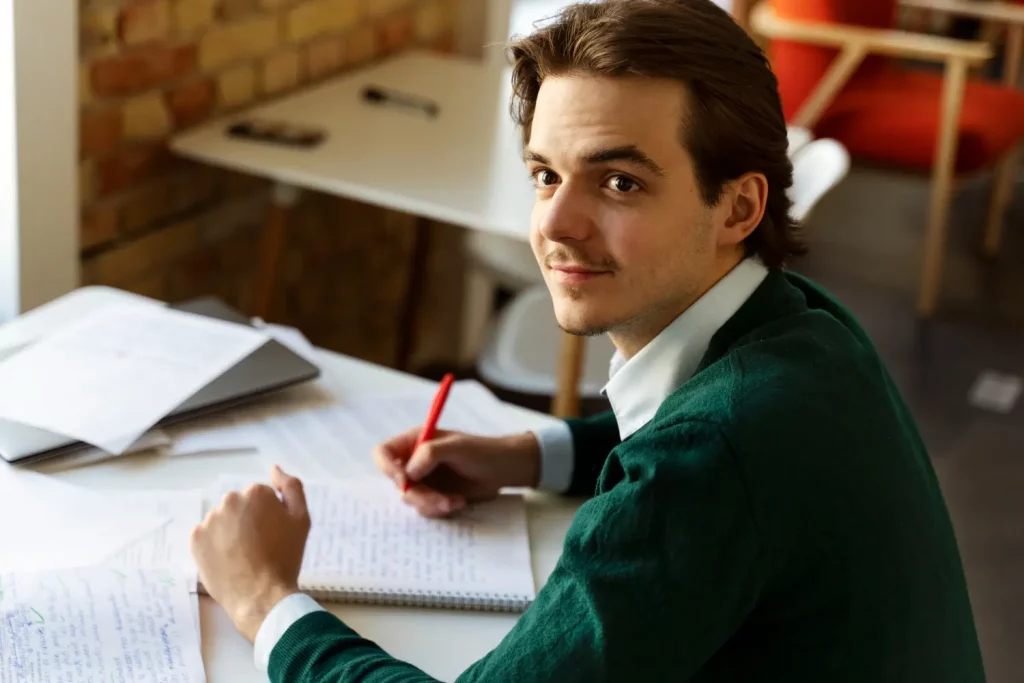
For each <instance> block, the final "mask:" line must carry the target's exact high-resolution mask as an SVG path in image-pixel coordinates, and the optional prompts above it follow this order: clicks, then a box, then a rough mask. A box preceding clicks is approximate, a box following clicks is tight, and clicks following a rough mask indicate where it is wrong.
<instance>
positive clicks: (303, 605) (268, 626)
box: [253, 593, 324, 675]
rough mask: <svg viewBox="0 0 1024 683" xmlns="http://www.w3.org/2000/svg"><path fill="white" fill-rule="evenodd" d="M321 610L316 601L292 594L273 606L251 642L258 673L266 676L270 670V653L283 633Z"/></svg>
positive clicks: (300, 594)
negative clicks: (297, 622) (303, 618)
mask: <svg viewBox="0 0 1024 683" xmlns="http://www.w3.org/2000/svg"><path fill="white" fill-rule="evenodd" d="M323 609H324V608H323V607H321V606H320V605H319V604H317V601H316V600H314V599H313V598H311V597H309V596H308V595H305V594H304V593H292V594H291V595H289V596H288V597H287V598H285V599H284V600H282V601H281V602H279V603H277V604H276V605H274V608H273V609H271V610H270V612H269V613H268V614H267V618H266V619H264V620H263V623H262V624H261V625H260V630H259V631H257V632H256V640H255V641H253V657H254V658H255V660H256V668H257V669H259V670H260V673H262V674H263V675H266V674H267V670H268V669H269V668H270V653H271V652H273V651H274V646H276V645H277V642H278V641H279V640H281V637H282V636H283V635H284V633H285V631H287V630H288V629H289V628H291V627H292V624H294V623H295V622H296V621H298V620H299V619H301V618H302V617H304V616H306V615H307V614H312V613H313V612H321V611H323Z"/></svg>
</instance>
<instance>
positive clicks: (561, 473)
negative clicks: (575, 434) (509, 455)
mask: <svg viewBox="0 0 1024 683" xmlns="http://www.w3.org/2000/svg"><path fill="white" fill-rule="evenodd" d="M767 275H768V269H767V268H765V266H764V265H763V264H762V263H761V262H760V261H759V260H758V259H756V258H748V259H744V260H743V261H741V262H740V263H739V265H737V266H736V267H735V268H733V269H732V270H731V271H729V273H728V274H727V275H726V276H725V277H723V278H722V279H721V280H719V281H718V282H717V283H716V284H715V285H714V286H713V287H712V288H711V289H709V290H708V291H707V292H706V293H705V294H704V296H702V297H701V298H699V299H697V301H695V302H694V303H693V304H692V305H691V306H690V307H689V308H688V309H686V310H685V311H683V313H682V314H681V315H680V316H679V317H678V318H676V319H675V320H673V321H672V322H671V323H670V324H669V326H668V327H666V328H665V329H664V330H662V331H661V333H660V334H659V335H658V336H657V337H655V338H654V339H653V340H651V342H650V343H648V344H647V346H645V347H643V348H642V349H640V351H639V352H638V353H637V354H636V355H635V356H633V357H632V358H630V359H629V360H628V361H627V360H626V359H625V358H623V357H622V356H621V355H619V353H618V352H617V351H616V352H615V355H614V356H612V362H611V368H610V371H609V380H608V384H606V385H605V388H604V389H603V390H602V393H603V394H604V395H605V396H606V397H607V398H608V402H609V403H611V406H612V412H613V413H614V414H615V422H616V423H618V425H619V438H620V439H622V440H623V441H625V440H626V439H627V438H629V437H630V436H632V435H633V434H635V433H636V432H637V431H638V430H639V429H641V428H642V427H643V426H644V425H646V424H647V423H648V422H650V421H651V420H652V419H653V418H654V415H655V414H656V413H657V412H658V408H660V407H661V404H662V403H664V402H665V399H667V398H668V397H669V396H671V395H672V394H673V393H674V392H675V391H676V389H678V388H679V387H681V386H683V383H684V382H686V380H688V379H690V377H692V376H693V373H694V372H696V371H697V367H698V366H699V365H700V361H701V359H702V358H703V357H704V354H705V353H706V352H707V350H708V345H709V344H710V343H711V338H712V337H714V336H715V333H716V332H718V330H719V328H721V327H722V325H724V324H725V323H726V322H727V321H728V320H729V318H731V317H733V316H734V315H735V314H736V311H738V310H739V309H740V307H741V306H742V305H743V304H744V303H746V301H747V299H749V298H750V295H751V294H753V293H754V290H756V289H757V288H758V287H759V286H760V285H761V283H762V282H763V281H764V279H765V277H767ZM534 434H535V435H536V437H537V441H538V443H539V444H540V452H541V481H540V485H539V486H538V488H539V489H541V490H544V491H552V492H556V493H561V492H564V491H566V490H568V488H569V484H570V482H571V481H572V471H573V459H574V453H573V445H572V433H571V432H570V431H569V426H568V425H567V424H566V423H564V422H558V423H555V424H552V425H550V426H548V427H545V428H543V429H539V430H537V431H536V432H534Z"/></svg>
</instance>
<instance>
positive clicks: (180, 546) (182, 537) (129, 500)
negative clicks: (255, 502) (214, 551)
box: [104, 489, 203, 591]
mask: <svg viewBox="0 0 1024 683" xmlns="http://www.w3.org/2000/svg"><path fill="white" fill-rule="evenodd" d="M105 495H107V496H109V497H110V498H112V499H114V500H117V501H119V502H121V503H123V504H125V505H126V507H128V508H129V509H133V510H143V509H147V508H150V509H153V510H155V511H156V512H157V513H158V514H160V515H162V516H164V517H167V518H168V520H169V521H168V522H167V523H166V524H164V525H163V526H161V527H160V528H159V529H156V530H155V531H152V532H150V533H148V534H146V535H145V536H142V537H140V538H138V539H136V540H134V541H132V542H131V543H128V544H126V545H125V546H124V547H122V548H120V549H118V550H117V552H115V553H113V554H112V555H111V556H110V557H108V558H107V559H106V560H105V562H104V565H105V566H108V567H116V568H119V569H122V570H125V569H132V568H139V567H142V568H164V569H174V570H175V571H176V572H177V573H179V574H181V575H182V576H185V577H186V578H187V580H188V585H189V588H190V590H193V591H195V589H196V578H197V577H196V565H195V561H194V560H193V559H192V552H191V549H190V548H189V535H190V534H191V533H192V529H193V528H194V527H195V525H196V524H199V523H200V522H202V521H203V491H202V490H201V489H185V490H181V491H124V492H122V491H107V492H105Z"/></svg>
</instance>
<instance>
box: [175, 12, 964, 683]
mask: <svg viewBox="0 0 1024 683" xmlns="http://www.w3.org/2000/svg"><path fill="white" fill-rule="evenodd" d="M512 54H513V57H514V59H515V72H514V77H515V94H516V99H515V108H514V109H515V113H516V116H517V118H518V120H519V121H520V123H521V124H522V127H523V138H524V142H525V145H524V157H525V159H526V163H527V165H528V167H529V169H530V173H532V175H533V178H534V179H535V181H536V186H537V201H536V208H535V211H534V214H533V221H532V222H533V225H532V242H533V246H534V250H535V252H536V255H537V260H538V262H539V263H540V265H541V268H542V270H543V272H544V277H545V279H546V281H547V284H548V287H549V289H550V291H551V295H552V298H553V300H554V306H555V312H556V314H557V317H558V321H559V324H560V325H561V326H562V327H563V328H565V329H566V330H568V331H570V332H572V333H574V334H587V335H589V334H599V333H607V334H609V335H610V336H611V338H612V340H613V341H614V343H615V345H616V347H617V349H618V355H617V358H616V361H615V363H614V367H613V368H612V375H611V379H610V381H609V382H608V385H607V396H608V399H609V400H610V402H611V406H612V409H613V410H612V412H611V413H609V414H607V415H604V416H601V417H598V418H596V419H589V420H574V421H570V422H568V423H566V424H564V425H559V426H558V427H556V428H554V429H551V430H548V431H545V432H541V433H538V434H523V435H520V436H515V437H510V438H504V439H485V438H479V437H473V436H467V435H462V434H442V435H439V436H438V438H437V439H435V440H434V441H433V442H432V443H430V444H428V445H426V446H424V447H422V448H420V449H419V450H417V451H416V452H415V453H414V452H411V451H412V448H413V442H414V440H415V436H416V435H415V433H408V434H403V435H401V436H398V437H396V438H395V439H393V440H391V441H389V442H388V443H385V444H383V445H382V446H381V447H380V448H379V449H378V452H377V453H376V454H375V455H376V458H377V462H378V464H379V465H380V467H381V468H382V469H383V470H384V472H385V473H386V474H387V475H388V476H390V477H392V478H393V479H395V480H396V482H399V483H401V482H404V481H409V482H410V483H411V484H412V488H411V490H410V491H408V492H407V493H406V494H405V497H406V500H407V501H408V503H409V504H411V505H414V506H415V507H416V508H417V509H419V510H420V512H422V513H423V514H425V515H445V514H448V513H451V512H452V511H455V510H457V509H459V508H460V507H462V506H463V505H465V504H466V503H467V502H468V501H473V500H480V499H486V498H490V497H492V496H494V495H496V493H497V492H498V489H499V488H501V487H503V486H537V487H540V488H544V489H548V490H556V491H565V492H569V493H573V494H586V495H590V496H592V498H591V499H590V500H589V501H588V502H586V503H585V504H584V505H583V507H582V508H580V511H579V513H578V514H577V516H576V518H575V520H574V522H573V525H572V527H571V528H570V530H569V532H568V535H567V537H566V539H565V546H564V550H563V554H562V557H561V559H560V561H559V563H558V566H557V567H556V569H555V571H554V573H553V574H552V575H551V577H550V579H549V581H548V583H547V585H546V586H545V587H544V589H543V590H542V591H541V592H540V593H539V595H538V597H537V600H536V602H535V603H534V604H533V605H532V606H531V607H530V609H529V610H528V611H527V612H526V613H525V614H523V616H522V617H521V618H520V620H519V622H518V623H517V625H516V627H515V628H514V629H513V631H512V632H511V633H510V634H509V635H508V636H507V637H506V638H505V640H504V641H503V642H502V643H501V644H500V645H499V646H498V647H497V648H496V649H495V650H494V651H493V652H491V653H490V654H488V655H487V656H486V657H485V658H484V659H482V660H481V661H479V662H477V663H476V664H474V665H473V666H472V667H470V669H469V670H468V671H466V672H465V674H464V675H463V676H462V677H461V678H460V679H459V680H461V681H488V682H492V681H558V682H560V683H568V682H571V681H581V682H584V681H586V682H593V681H646V680H650V681H668V680H674V681H690V680H692V681H730V682H736V681H787V682H790V683H793V682H797V681H807V682H811V681H813V682H814V683H819V682H821V681H829V682H831V683H834V682H837V681H850V682H854V681H856V682H858V683H863V682H864V681H872V682H874V683H877V682H880V681H893V682H894V683H895V682H897V681H899V682H901V683H904V682H908V681H922V682H924V681H927V682H928V683H946V682H948V683H953V682H954V681H955V682H957V683H973V682H975V681H978V682H980V681H982V680H983V672H982V665H981V660H980V655H979V648H978V644H977V638H976V634H975V629H974V624H973V621H972V616H971V609H970V604H969V601H968V596H967V590H966V587H965V582H964V577H963V572H962V568H961V563H960V558H959V555H958V551H957V546H956V542H955V539H954V536H953V531H952V528H951V525H950V521H949V518H948V515H947V512H946V509H945V506H944V503H943V500H942V496H941V494H940V491H939V487H938V484H937V482H936V479H935V476H934V473H933V471H932V468H931V465H930V463H929V459H928V455H927V453H926V452H925V448H924V445H923V444H922V442H921V439H920V438H919V436H918V433H917V430H916V428H915V426H914V422H913V420H912V418H911V416H910V414H909V412H908V411H907V409H906V407H905V406H904V404H903V402H902V401H901V399H900V397H899V395H898V394H897V391H896V389H895V387H894V386H893V384H892V381H891V380H890V378H889V376H888V374H887V373H886V370H885V368H884V367H883V365H882V362H881V361H880V360H879V358H878V356H877V354H876V353H875V350H874V348H873V347H872V344H871V341H870V340H869V339H868V338H867V336H866V335H865V334H864V332H863V331H862V330H861V329H860V327H858V325H857V323H856V322H855V321H854V320H853V319H852V318H851V317H850V315H849V314H848V313H847V312H846V311H845V310H844V309H843V308H842V307H841V306H840V305H839V304H837V303H836V302H835V301H834V300H832V299H831V298H830V297H829V296H828V295H827V294H825V293H824V292H822V291H821V290H820V289H818V288H817V287H815V286H814V285H813V284H812V283H810V282H808V281H807V280H805V279H803V278H801V277H799V276H797V275H794V274H791V273H788V272H785V271H783V270H782V269H781V268H782V265H783V263H784V262H785V261H786V259H787V258H788V257H790V256H791V255H793V254H796V253H799V251H800V250H801V246H800V243H799V241H798V239H797V237H796V235H795V232H794V226H793V224H792V222H791V220H790V218H789V215H788V211H789V208H790V202H789V200H788V199H787V195H786V190H787V189H788V188H789V186H790V185H791V182H792V178H791V176H792V168H791V166H790V163H789V161H788V159H787V140H786V124H785V121H784V120H783V116H782V110H781V106H780V102H779V96H778V93H777V88H776V82H775V78H774V76H773V75H772V73H771V71H770V70H769V67H768V65H767V64H766V62H765V59H764V57H763V55H762V53H761V52H760V51H759V49H758V48H757V47H756V45H755V44H754V43H753V42H752V41H751V40H750V38H748V37H747V35H746V34H745V33H744V31H743V30H742V29H741V28H740V27H739V26H737V25H736V24H735V23H734V22H733V21H732V20H731V19H730V18H729V17H728V15H726V14H725V13H724V12H723V11H722V10H720V9H719V8H717V7H716V6H715V5H713V4H712V3H711V2H710V0H626V1H621V0H620V1H614V0H611V1H607V2H603V3H596V4H583V5H578V6H574V7H571V8H569V9H567V10H565V12H564V13H563V14H562V15H561V18H560V19H559V20H558V21H557V22H555V23H554V24H553V25H550V26H548V27H546V28H544V29H543V30H541V31H539V32H538V33H535V34H534V35H531V36H530V37H527V38H525V39H523V40H522V41H520V42H518V43H516V44H515V45H514V46H513V48H512ZM273 484H274V486H275V487H276V488H277V489H279V490H280V491H281V493H282V494H283V496H282V498H283V501H279V500H278V498H277V497H276V496H275V495H274V492H273V491H272V490H271V489H270V488H268V487H252V488H250V489H249V490H247V491H246V492H244V493H241V494H238V493H236V494H230V495H229V496H228V497H227V498H226V499H225V501H224V503H223V504H222V506H221V507H220V508H219V509H218V510H216V511H214V512H213V513H211V515H210V516H209V517H208V518H207V520H206V521H205V522H204V523H203V524H202V525H201V526H200V527H198V528H197V530H196V532H195V534H194V536H193V552H194V554H195V556H196V560H197V563H198V566H199V571H200V574H201V576H202V579H203V583H204V585H205V586H206V588H207V589H208V590H209V592H210V594H211V595H212V596H213V597H214V598H215V599H217V600H218V601H219V602H220V604H221V605H223V607H224V608H225V609H226V611H227V613H228V614H229V615H230V616H231V618H232V619H233V620H234V623H235V624H236V625H237V627H238V628H239V630H240V631H241V632H242V633H243V634H244V635H245V636H246V637H247V638H249V639H250V640H254V641H255V645H256V657H257V662H258V663H259V665H260V666H262V667H269V675H270V678H271V680H272V681H275V682H276V683H285V682H288V683H294V682H299V681H309V682H314V681H315V682H320V681H324V682H326V681H332V682H333V681H339V682H340V681H356V680H358V681H397V680H401V681H427V680H429V677H428V676H426V675H425V674H423V673H422V672H420V671H418V670H417V669H415V668H414V667H412V666H411V665H409V664H406V663H403V662H399V661H397V660H395V659H393V658H392V657H390V656H389V655H387V654H386V653H385V652H384V651H383V650H381V649H380V648H378V647H377V646H376V645H374V644H373V643H371V642H369V641H366V640H364V639H361V638H360V637H359V636H358V635H357V634H356V633H355V632H354V631H352V630H351V629H350V628H348V627H347V626H346V625H345V624H344V623H342V622H341V621H340V620H339V619H337V618H335V617H334V616H332V615H330V614H328V613H327V612H325V611H322V610H321V609H320V608H319V607H318V606H317V604H316V603H315V602H313V601H312V600H311V599H310V598H309V597H307V596H305V595H302V594H300V593H298V590H297V587H296V579H297V576H298V570H299V564H300V561H301V557H302V552H303V546H304V542H305V537H306V533H307V531H308V528H309V518H308V515H307V514H306V511H305V503H304V498H303V494H302V486H301V484H300V483H299V482H298V480H296V479H293V478H291V477H288V476H286V475H284V474H283V473H281V472H280V471H279V470H275V471H274V473H273Z"/></svg>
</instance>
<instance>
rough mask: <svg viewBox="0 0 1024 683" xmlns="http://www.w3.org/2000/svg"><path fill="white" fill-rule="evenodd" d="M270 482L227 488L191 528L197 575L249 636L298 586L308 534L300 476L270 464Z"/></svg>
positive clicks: (239, 628)
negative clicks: (216, 504)
mask: <svg viewBox="0 0 1024 683" xmlns="http://www.w3.org/2000/svg"><path fill="white" fill-rule="evenodd" d="M270 483H271V485H272V487H273V488H271V486H264V485H260V484H256V485H253V486H250V487H249V488H247V489H246V490H245V491H244V492H242V493H238V492H235V491H232V492H231V493H229V494H227V495H226V496H224V500H223V502H221V504H220V507H218V508H217V509H215V510H213V511H212V512H210V514H208V515H207V516H206V519H205V520H204V521H203V522H202V524H200V525H199V526H197V527H196V528H195V529H193V531H192V556H193V557H194V558H195V561H196V566H197V567H198V569H199V580H200V581H202V583H203V587H204V588H205V589H206V592H207V593H209V594H210V597H212V598H213V599H214V600H216V601H217V602H218V603H220V605H221V607H223V608H224V610H225V611H226V612H227V613H228V616H229V617H231V621H233V622H234V624H235V627H236V628H237V629H238V631H239V633H241V634H242V635H243V636H245V637H246V638H247V639H248V640H249V641H250V642H252V641H254V640H255V639H256V633H257V632H258V631H259V628H260V625H261V624H263V620H264V619H265V618H266V616H267V614H268V613H269V612H270V610H271V609H273V607H274V605H276V604H277V603H278V602H280V601H281V600H283V599H284V598H286V597H288V596H289V595H291V594H292V593H297V592H298V590H299V588H298V581H299V568H300V567H301V565H302V554H303V552H304V550H305V548H306V537H307V536H308V535H309V512H308V511H307V509H306V496H305V493H304V492H303V489H302V482H301V481H299V480H298V479H296V478H295V477H290V476H288V475H287V474H285V473H284V472H282V471H281V470H280V469H279V468H278V467H274V469H273V470H271V473H270ZM275 489H276V492H275ZM277 492H280V494H281V497H280V498H278V496H277Z"/></svg>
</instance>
